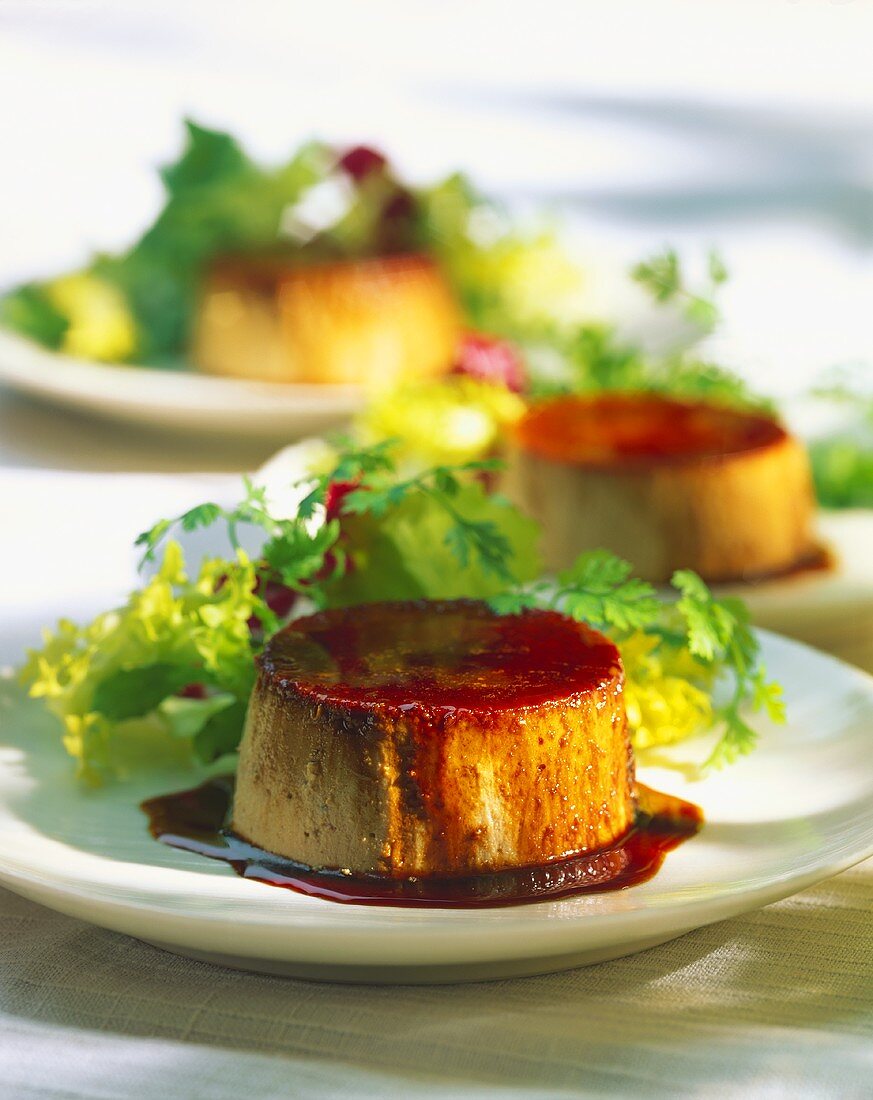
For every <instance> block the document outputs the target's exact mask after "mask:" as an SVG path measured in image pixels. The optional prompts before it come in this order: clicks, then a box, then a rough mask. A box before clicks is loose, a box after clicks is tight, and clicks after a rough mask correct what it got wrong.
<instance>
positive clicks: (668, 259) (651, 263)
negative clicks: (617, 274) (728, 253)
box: [631, 248, 728, 330]
mask: <svg viewBox="0 0 873 1100" xmlns="http://www.w3.org/2000/svg"><path fill="white" fill-rule="evenodd" d="M707 273H708V276H709V286H708V288H707V289H706V290H705V291H704V292H703V293H700V292H697V291H693V290H691V288H690V287H689V285H688V282H687V279H686V277H685V272H684V271H683V269H682V263H681V261H680V259H679V254H678V252H676V250H675V249H674V248H665V249H664V251H663V252H659V253H657V254H656V255H654V256H651V257H649V259H647V260H642V261H640V263H638V264H636V265H635V266H634V267H633V268H632V269H631V278H632V279H634V280H635V281H636V282H638V283H639V284H640V285H641V286H644V287H645V288H646V289H647V290H649V291H650V293H651V294H652V297H653V298H654V299H655V301H656V302H661V303H664V302H671V301H680V302H682V303H683V305H684V313H685V316H686V317H687V319H688V320H689V321H692V322H693V323H694V324H697V325H700V327H701V328H703V329H706V330H709V329H712V328H714V327H715V325H716V324H717V322H718V320H719V311H718V306H717V305H716V304H715V301H714V298H715V295H716V292H717V290H718V288H719V287H720V286H721V284H722V283H724V282H726V281H727V278H728V271H727V268H726V267H725V264H724V260H723V259H722V258H721V256H720V255H719V253H718V252H716V251H715V250H714V249H713V250H711V251H710V252H709V254H708V256H707Z"/></svg>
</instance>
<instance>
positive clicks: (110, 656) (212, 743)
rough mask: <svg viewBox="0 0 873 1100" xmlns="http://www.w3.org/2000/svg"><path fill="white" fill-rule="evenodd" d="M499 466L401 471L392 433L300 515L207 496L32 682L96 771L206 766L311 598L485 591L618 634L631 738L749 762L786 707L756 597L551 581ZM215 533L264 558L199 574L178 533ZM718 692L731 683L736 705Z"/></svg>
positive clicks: (51, 652)
mask: <svg viewBox="0 0 873 1100" xmlns="http://www.w3.org/2000/svg"><path fill="white" fill-rule="evenodd" d="M492 468H493V464H492V463H486V462H478V463H468V464H465V465H463V466H437V467H432V468H430V469H428V470H425V471H423V472H421V473H418V474H416V475H414V476H412V477H403V476H401V475H400V474H398V473H397V471H396V469H395V465H394V460H393V457H392V445H391V444H390V443H389V442H383V443H379V444H376V445H374V446H372V447H358V448H353V447H349V448H346V449H345V450H343V451H341V452H339V453H338V454H337V456H336V462H335V464H334V465H333V467H332V468H331V469H330V470H328V471H327V472H325V473H322V474H317V475H312V476H311V477H309V478H307V479H306V481H305V483H304V485H303V486H301V488H302V489H303V490H304V492H305V495H304V496H303V499H302V501H301V503H300V504H299V507H298V508H297V511H296V513H295V514H294V515H293V516H291V517H290V518H288V517H285V516H282V515H277V514H274V512H273V510H272V505H271V502H270V500H269V499H268V497H267V494H266V490H265V489H264V488H263V487H262V486H257V485H255V484H253V483H252V482H250V481H246V482H245V492H244V495H243V497H242V499H241V501H240V502H239V503H238V504H237V505H235V506H233V507H230V508H228V507H225V506H222V505H219V504H217V503H214V502H213V503H206V504H203V505H200V506H198V507H196V508H192V509H189V510H188V511H187V512H185V513H184V514H183V515H182V516H180V517H178V518H177V519H175V520H161V521H159V522H158V523H157V524H155V525H154V526H153V527H152V528H151V529H150V530H149V531H147V532H144V534H143V535H142V536H141V537H140V539H139V540H138V541H139V544H140V545H141V546H142V547H143V548H144V552H145V559H146V560H147V561H158V560H159V561H160V564H159V567H158V569H157V572H156V573H155V574H154V575H153V576H152V577H151V578H150V579H148V580H146V581H144V583H143V585H142V586H141V587H140V588H139V589H137V590H136V591H135V592H133V593H131V595H130V596H129V597H128V600H127V602H126V603H125V604H124V605H123V606H122V607H120V608H118V609H116V610H113V611H108V612H105V613H103V614H101V615H98V616H97V618H96V619H94V620H93V622H91V623H89V624H87V625H85V626H81V627H79V626H75V625H74V624H73V623H70V622H67V621H63V622H61V623H60V624H58V627H57V628H56V630H55V631H54V632H48V633H47V634H46V637H45V642H44V645H43V648H42V649H40V650H36V651H34V652H32V653H31V654H30V655H29V658H28V661H27V664H26V665H25V667H24V668H23V669H22V673H21V677H22V680H23V682H24V683H25V684H26V685H27V686H28V687H29V690H30V694H31V695H32V696H35V697H39V698H42V699H43V700H44V701H45V704H46V706H47V707H48V709H49V710H50V711H51V712H52V713H53V714H54V715H56V716H57V718H58V719H59V720H60V721H61V724H62V726H63V739H64V744H65V746H66V748H67V750H68V751H69V752H70V754H71V755H72V756H74V757H75V758H76V760H77V763H78V767H79V772H80V774H81V775H83V776H85V777H87V778H89V779H92V780H99V779H100V778H102V777H103V776H106V775H112V774H124V772H125V768H126V766H127V765H126V761H127V760H128V758H129V754H128V750H129V748H130V746H131V744H132V743H137V742H147V743H148V744H149V745H151V746H152V751H154V752H168V751H169V746H171V745H172V746H174V747H175V749H176V750H178V748H179V746H181V747H182V748H183V749H184V751H185V752H187V753H188V754H189V755H193V756H195V757H197V758H199V759H200V760H203V761H208V760H212V759H215V758H216V757H218V756H220V755H223V754H224V753H227V752H232V751H233V750H234V749H235V748H236V747H237V745H238V743H239V739H240V737H241V735H242V727H243V721H244V717H245V708H246V703H247V700H248V696H249V692H250V690H251V687H252V684H253V680H254V676H255V664H254V659H255V657H256V655H257V653H258V652H259V650H260V648H261V646H262V644H263V640H264V638H265V637H268V636H269V635H270V634H271V633H272V632H273V631H274V630H275V629H277V627H278V626H279V625H281V623H282V622H283V621H284V620H285V619H287V618H288V617H289V615H293V614H296V613H298V612H300V611H302V610H305V609H306V607H307V605H308V606H312V605H314V606H316V607H342V606H351V605H355V604H358V603H366V602H372V601H375V600H383V599H416V598H425V599H449V598H455V597H471V598H482V599H487V600H489V602H490V604H491V606H492V607H493V608H494V609H495V610H496V611H498V612H499V613H501V614H510V615H511V614H517V613H519V612H521V611H523V610H524V609H525V608H527V607H551V608H558V609H560V610H561V611H563V612H564V613H566V614H569V615H571V616H573V617H574V618H576V619H579V620H584V621H585V622H588V623H590V624H591V625H593V626H595V627H597V628H599V629H602V630H604V631H605V632H606V633H608V634H609V635H610V636H611V637H612V638H613V639H614V640H615V641H616V643H617V644H618V646H619V648H620V650H621V653H622V657H623V660H624V664H625V670H626V675H627V685H626V693H627V712H628V718H629V721H630V725H631V732H632V736H633V739H634V742H635V744H636V745H637V747H639V748H645V747H648V746H651V745H656V744H667V743H671V742H674V741H678V740H682V739H684V738H687V737H690V736H692V735H693V734H696V733H700V732H702V731H704V730H707V729H718V730H719V731H720V738H719V740H718V743H717V745H716V747H715V749H714V751H713V753H712V755H711V757H710V763H711V764H713V765H721V764H724V763H726V762H729V761H731V760H733V759H735V758H736V757H737V756H738V755H740V754H742V753H745V752H748V751H749V750H750V749H751V748H752V747H753V745H754V741H755V733H754V731H753V730H752V729H751V727H750V726H749V725H748V723H747V721H746V719H745V714H746V712H747V711H748V710H749V709H753V710H754V709H756V708H757V709H760V708H764V709H766V711H767V712H768V713H769V714H770V716H771V717H773V718H776V719H778V718H779V717H780V715H781V709H782V708H781V700H780V696H779V690H778V688H777V687H776V686H775V685H772V684H770V683H768V681H767V679H766V674H765V672H764V670H763V668H762V667H761V665H760V662H759V646H758V641H757V638H756V636H755V635H754V633H753V632H752V631H751V630H750V628H749V624H748V616H747V614H746V612H745V609H744V608H743V606H742V604H740V603H739V602H738V601H736V600H716V599H714V597H713V596H712V594H711V593H710V591H709V589H708V588H707V587H706V585H705V584H704V583H703V582H702V581H701V580H700V578H699V577H697V576H696V575H695V574H694V573H690V572H687V571H683V572H680V573H677V574H676V575H675V577H674V578H673V583H674V586H675V588H676V590H677V596H678V599H676V600H673V601H664V600H663V599H661V598H659V596H658V595H657V594H656V592H655V591H654V589H653V588H652V587H651V586H650V585H648V584H646V583H645V582H643V581H641V580H639V579H637V578H634V577H633V576H632V575H631V567H630V566H629V565H628V563H627V562H624V561H622V560H620V559H619V558H617V557H615V555H613V554H610V553H608V552H606V551H595V552H593V553H588V554H583V555H582V556H580V558H579V559H578V560H577V561H576V563H575V564H574V565H573V567H572V568H571V569H567V570H564V571H562V572H561V573H559V574H558V576H557V577H556V578H555V579H554V580H549V579H541V578H540V579H538V578H539V574H540V561H539V556H538V552H537V545H536V544H537V541H538V530H537V527H536V525H535V524H534V523H533V521H532V520H530V519H529V518H527V517H525V516H524V515H522V514H521V513H520V512H519V511H518V510H517V509H516V508H515V507H513V506H512V505H511V504H510V503H509V502H508V501H506V500H504V499H503V498H502V497H500V496H499V495H494V494H490V495H489V494H487V493H486V491H485V488H484V486H483V484H482V481H481V479H482V477H483V476H487V475H488V474H490V473H491V471H492ZM216 523H220V524H223V525H224V526H225V527H226V529H227V532H228V534H229V536H230V540H231V543H232V544H237V542H238V537H239V533H240V529H241V528H242V527H243V526H248V527H251V526H255V527H257V528H259V529H260V530H261V532H262V534H263V537H264V541H263V546H262V549H261V551H260V552H259V555H258V557H257V560H256V561H254V560H250V558H249V557H248V556H246V554H244V553H243V552H242V550H240V549H236V552H235V556H233V557H231V558H227V559H217V560H211V561H207V562H205V563H204V564H203V565H202V566H201V568H200V570H199V573H198V574H197V576H196V578H193V579H192V578H189V577H188V575H187V574H186V571H185V567H184V562H183V558H182V551H181V549H180V547H179V545H178V543H177V542H175V541H173V539H172V537H171V536H172V535H173V534H174V533H176V532H177V531H179V530H181V531H183V532H184V531H192V530H195V529H197V528H201V527H208V526H211V525H213V524H216ZM716 689H719V690H725V689H726V690H727V694H726V695H725V698H724V701H723V702H716V701H715V700H716V698H717V696H716V694H715V693H716Z"/></svg>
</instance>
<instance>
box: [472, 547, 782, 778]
mask: <svg viewBox="0 0 873 1100" xmlns="http://www.w3.org/2000/svg"><path fill="white" fill-rule="evenodd" d="M672 585H673V588H674V589H675V591H676V593H677V594H678V597H679V598H678V599H677V600H675V601H672V602H671V601H668V600H664V599H661V598H659V597H658V595H657V594H656V592H655V590H654V588H653V587H652V586H651V585H650V584H647V583H645V582H644V581H641V580H639V579H638V578H635V577H633V576H631V566H630V565H629V563H628V562H626V561H622V559H620V558H618V557H616V556H615V555H614V554H611V553H609V552H608V551H605V550H595V551H590V552H589V553H587V554H582V555H581V556H580V557H579V558H578V559H577V560H576V562H575V563H574V564H573V566H572V567H571V568H570V569H567V570H564V571H563V572H561V573H559V574H558V576H557V578H556V581H555V582H549V581H537V582H535V583H534V584H530V585H525V586H515V587H513V588H511V589H509V590H508V591H506V592H503V593H501V594H499V595H498V596H496V597H494V598H492V599H491V600H490V601H489V602H490V604H491V606H492V608H493V609H494V610H495V611H497V612H498V613H500V614H504V615H512V614H519V613H521V612H522V611H524V610H525V609H526V608H532V607H540V608H543V607H545V608H551V609H554V610H559V611H562V612H563V613H564V614H567V615H571V616H572V617H573V618H575V619H577V620H579V621H581V622H586V623H588V624H590V625H591V626H595V627H597V628H598V629H600V630H603V631H604V632H605V633H607V634H609V635H610V637H612V638H613V640H614V641H615V642H616V643H617V644H618V646H619V649H620V650H621V653H622V657H623V660H624V664H625V672H626V675H627V680H628V685H627V695H628V703H629V705H628V715H629V719H630V722H631V727H632V730H633V731H634V733H635V734H636V733H640V732H641V739H640V747H645V746H646V745H648V744H652V743H656V742H657V741H658V740H659V738H658V737H657V736H655V735H654V734H653V733H652V731H651V730H650V728H649V727H648V726H647V721H646V710H647V709H648V711H649V712H650V713H655V714H656V713H657V708H658V706H662V705H663V700H664V699H665V698H669V699H670V700H671V706H672V709H673V714H672V716H671V719H670V721H669V722H668V723H667V724H666V727H665V728H667V729H668V730H672V731H680V732H679V733H677V734H676V736H677V737H678V736H683V737H684V736H688V734H689V733H690V732H692V730H693V728H694V727H695V726H696V728H697V731H698V732H704V730H705V729H707V728H709V729H716V730H718V731H719V733H720V737H719V740H718V741H717V743H716V745H715V747H714V748H713V750H712V752H711V754H710V756H709V758H708V759H707V761H706V763H705V764H704V768H718V767H721V766H723V765H724V764H727V763H732V762H733V761H734V760H736V759H737V758H738V757H739V756H741V755H744V754H745V753H748V752H750V751H751V750H752V748H754V745H755V742H756V739H757V734H756V732H755V730H754V729H753V728H752V727H751V726H750V725H749V723H748V722H747V721H746V719H745V717H744V714H745V713H746V712H747V711H748V710H752V711H756V710H763V711H765V712H766V713H767V714H768V716H769V717H770V718H771V720H773V721H777V722H778V721H783V720H784V717H785V708H784V703H783V701H782V694H781V688H780V687H779V686H778V685H777V684H773V683H771V682H769V681H768V680H767V676H766V672H765V670H764V667H763V666H762V665H761V664H760V661H759V655H760V645H759V642H758V639H757V637H756V635H755V634H754V632H753V631H752V629H751V627H750V625H749V616H748V612H747V611H746V608H745V606H744V605H743V604H742V603H741V601H739V600H734V599H729V598H728V599H721V600H718V599H716V598H715V597H714V596H713V594H712V592H711V591H710V590H709V588H708V587H707V585H706V584H705V583H704V582H703V581H702V580H701V579H700V577H699V576H697V574H696V573H693V572H691V571H690V570H680V571H678V572H677V573H675V574H674V576H673V579H672ZM725 689H726V690H727V691H728V699H727V701H726V702H724V703H719V702H717V701H716V697H717V695H718V694H719V693H720V692H721V691H722V690H725ZM662 722H663V719H662ZM670 739H672V735H669V734H668V736H667V740H670Z"/></svg>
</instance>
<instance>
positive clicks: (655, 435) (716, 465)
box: [507, 394, 821, 583]
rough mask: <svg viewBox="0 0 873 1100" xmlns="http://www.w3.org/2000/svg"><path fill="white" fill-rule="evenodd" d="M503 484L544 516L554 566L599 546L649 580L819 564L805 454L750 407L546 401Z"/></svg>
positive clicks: (528, 425)
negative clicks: (685, 572) (681, 573)
mask: <svg viewBox="0 0 873 1100" xmlns="http://www.w3.org/2000/svg"><path fill="white" fill-rule="evenodd" d="M507 490H508V492H509V494H510V495H511V496H512V497H513V498H514V499H515V500H516V502H517V503H518V504H519V505H520V506H521V507H522V508H523V509H524V510H526V511H527V512H529V513H530V514H532V515H533V516H534V517H535V518H536V519H538V520H539V521H540V523H541V525H542V527H543V530H544V534H545V545H544V552H545V556H546V564H547V565H548V566H550V567H552V568H563V567H565V566H567V565H568V564H570V563H571V562H572V561H573V560H574V559H575V558H576V556H577V555H578V554H580V553H581V552H583V551H584V550H589V549H593V548H597V547H606V548H607V549H609V550H612V551H613V552H614V553H616V554H619V555H620V556H622V557H625V558H627V559H628V560H630V561H633V563H634V569H635V572H637V573H638V574H639V575H640V576H642V577H644V578H645V579H647V580H650V581H653V582H655V583H665V582H666V581H668V580H669V579H670V577H671V575H672V573H673V572H674V571H675V570H676V569H694V570H696V571H697V572H698V573H700V574H701V576H703V578H704V579H705V580H708V581H712V582H715V581H734V580H746V579H756V578H761V577H768V576H778V575H782V574H784V573H787V572H791V571H793V570H795V569H798V568H805V566H806V563H807V562H809V561H811V560H813V559H816V560H821V555H820V550H819V547H818V546H817V544H816V540H815V535H814V530H813V515H814V496H813V490H812V479H811V475H810V471H809V463H808V460H807V457H806V453H805V452H804V450H803V448H802V447H801V446H800V444H799V443H798V442H797V440H795V439H794V438H793V437H792V436H791V435H790V434H789V433H788V432H786V430H785V429H784V428H783V427H782V426H781V425H780V424H779V423H778V422H777V421H776V420H774V419H773V418H772V417H769V416H767V415H763V414H759V413H750V412H742V411H738V410H735V409H727V408H724V407H722V406H718V405H711V404H707V403H705V402H686V401H677V400H673V399H669V398H665V397H660V396H655V395H645V394H606V395H601V396H598V397H587V398H586V397H563V398H558V399H556V400H553V401H547V402H543V403H542V404H539V405H536V406H534V407H532V408H531V410H530V411H529V412H528V414H527V416H526V417H525V418H524V419H523V420H522V421H521V423H520V424H519V425H518V427H517V429H516V431H515V433H514V437H513V440H512V443H511V448H510V462H509V470H508V474H507Z"/></svg>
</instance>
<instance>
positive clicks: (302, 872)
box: [142, 776, 703, 909]
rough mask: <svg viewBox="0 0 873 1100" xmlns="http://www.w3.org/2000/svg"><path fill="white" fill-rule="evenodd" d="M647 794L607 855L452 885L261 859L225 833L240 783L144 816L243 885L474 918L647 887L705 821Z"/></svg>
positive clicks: (176, 798)
mask: <svg viewBox="0 0 873 1100" xmlns="http://www.w3.org/2000/svg"><path fill="white" fill-rule="evenodd" d="M638 795H639V807H638V811H637V818H636V823H635V825H634V827H633V828H632V829H631V830H630V831H629V832H628V833H627V834H626V835H625V836H624V837H622V838H621V839H620V840H619V841H617V842H616V843H615V844H612V845H610V846H609V847H607V848H602V849H600V850H598V851H596V852H590V853H587V854H585V855H583V856H577V857H574V858H572V859H566V860H561V861H559V862H555V863H550V864H546V865H543V866H538V867H524V868H519V869H513V870H509V871H496V872H491V873H488V874H477V875H471V876H465V877H451V878H448V877H447V878H404V879H400V878H397V879H395V878H387V877H379V876H376V875H372V876H355V875H344V874H342V873H340V872H338V871H314V870H312V868H310V867H304V866H301V865H299V864H295V863H293V862H291V861H290V860H287V859H284V858H282V857H280V856H275V855H272V854H271V853H269V852H264V851H261V850H260V849H258V848H255V847H253V846H252V845H250V844H248V843H246V842H245V841H244V840H241V839H240V838H239V837H236V836H234V835H233V834H232V833H230V832H229V831H227V830H226V829H225V827H224V826H225V822H226V820H227V818H228V815H229V811H230V805H231V801H232V798H233V776H221V777H219V778H216V779H211V780H209V781H208V782H206V783H203V784H201V785H200V786H199V787H194V788H193V789H192V790H188V791H179V792H177V793H175V794H168V795H163V796H161V797H159V798H151V799H149V800H148V801H146V802H143V804H142V809H143V811H144V812H145V814H146V816H147V817H148V819H149V830H150V832H151V834H152V836H153V837H155V839H157V840H160V841H161V842H162V843H164V844H169V845H170V846H171V847H174V848H181V849H183V850H184V851H188V852H196V853H197V854H199V855H202V856H207V857H208V858H210V859H220V860H223V861H224V862H225V863H227V864H229V865H230V866H231V867H232V868H233V869H234V871H236V873H237V874H238V875H241V876H242V877H243V878H250V879H254V880H256V881H257V882H264V883H268V884H269V885H271V886H280V887H284V888H286V889H290V890H297V891H298V892H299V893H302V894H308V895H310V896H312V897H317V898H325V899H327V900H329V901H337V902H344V903H350V904H356V905H395V906H431V907H434V908H455V909H467V908H476V907H479V906H483V907H484V906H495V905H518V904H521V903H524V902H534V901H547V900H550V899H552V898H561V897H566V896H568V895H571V894H579V893H584V892H602V891H607V890H621V889H624V888H625V887H627V886H636V885H637V884H638V883H641V882H646V881H647V880H648V879H650V878H652V876H653V875H654V874H655V873H656V872H657V871H658V869H659V868H660V866H661V864H662V863H663V862H664V857H665V856H666V854H667V853H668V852H670V851H672V850H673V849H674V848H676V847H677V846H678V845H679V844H681V843H682V842H683V841H684V840H688V839H689V838H690V837H692V836H694V835H695V833H697V832H698V831H699V829H700V826H701V824H702V823H703V814H702V813H701V811H700V809H699V808H698V807H697V806H695V805H693V804H692V803H690V802H684V801H682V799H679V798H674V797H672V796H671V795H666V794H661V793H659V792H658V791H653V790H650V789H649V788H648V787H644V786H642V785H638Z"/></svg>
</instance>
